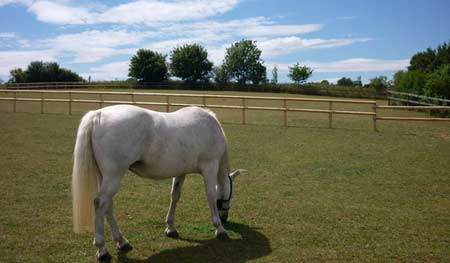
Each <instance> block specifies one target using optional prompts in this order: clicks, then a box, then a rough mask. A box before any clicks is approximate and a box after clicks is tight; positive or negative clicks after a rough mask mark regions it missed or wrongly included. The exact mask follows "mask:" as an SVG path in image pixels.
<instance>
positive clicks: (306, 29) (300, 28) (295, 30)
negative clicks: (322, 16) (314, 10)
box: [239, 24, 322, 37]
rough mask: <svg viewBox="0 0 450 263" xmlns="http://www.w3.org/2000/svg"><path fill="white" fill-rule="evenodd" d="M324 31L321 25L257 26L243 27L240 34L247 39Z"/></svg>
mask: <svg viewBox="0 0 450 263" xmlns="http://www.w3.org/2000/svg"><path fill="white" fill-rule="evenodd" d="M320 29H322V25H320V24H306V25H261V26H260V25H256V26H253V27H245V26H243V27H241V28H240V30H239V33H240V34H241V35H243V36H247V37H263V36H286V35H298V34H306V33H311V32H316V31H319V30H320Z"/></svg>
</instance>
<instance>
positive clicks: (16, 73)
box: [8, 68, 27, 83]
mask: <svg viewBox="0 0 450 263" xmlns="http://www.w3.org/2000/svg"><path fill="white" fill-rule="evenodd" d="M9 75H10V77H9V81H8V82H10V83H24V82H26V81H27V76H26V75H25V72H24V71H23V70H22V69H21V68H15V69H12V70H10V71H9Z"/></svg>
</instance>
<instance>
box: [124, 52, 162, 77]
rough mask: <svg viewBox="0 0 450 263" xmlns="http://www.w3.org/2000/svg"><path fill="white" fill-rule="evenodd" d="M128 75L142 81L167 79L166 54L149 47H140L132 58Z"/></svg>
mask: <svg viewBox="0 0 450 263" xmlns="http://www.w3.org/2000/svg"><path fill="white" fill-rule="evenodd" d="M128 76H129V77H132V78H135V79H137V80H139V81H142V82H161V81H163V80H167V78H168V74H167V65H166V56H165V55H162V54H159V53H158V52H154V51H151V50H148V49H139V50H138V51H137V53H136V55H134V56H133V57H132V58H131V62H130V68H129V69H128Z"/></svg>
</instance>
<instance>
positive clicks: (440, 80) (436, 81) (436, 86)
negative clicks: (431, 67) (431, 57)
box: [424, 64, 450, 99]
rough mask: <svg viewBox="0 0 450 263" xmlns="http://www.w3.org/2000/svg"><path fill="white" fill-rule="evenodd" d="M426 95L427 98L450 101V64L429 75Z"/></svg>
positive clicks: (425, 90)
mask: <svg viewBox="0 0 450 263" xmlns="http://www.w3.org/2000/svg"><path fill="white" fill-rule="evenodd" d="M424 93H425V95H427V96H432V97H444V98H449V99H450V64H446V65H441V66H440V67H439V68H438V69H436V70H435V71H433V72H432V73H430V75H428V79H427V82H426V84H425V89H424Z"/></svg>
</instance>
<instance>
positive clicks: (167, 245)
mask: <svg viewBox="0 0 450 263" xmlns="http://www.w3.org/2000/svg"><path fill="white" fill-rule="evenodd" d="M245 94H248V93H245ZM224 103H226V102H224ZM381 103H382V102H381ZM0 104H2V106H1V107H0V123H1V128H0V142H1V147H0V156H1V158H0V168H1V173H0V174H1V176H0V191H1V193H2V198H0V207H1V208H2V213H0V262H95V257H94V252H95V249H94V247H93V246H92V238H93V236H92V235H91V234H82V235H75V234H74V233H73V232H72V226H71V197H70V181H71V179H70V173H71V168H72V151H73V145H74V140H75V133H76V129H77V125H78V122H79V119H80V117H81V115H73V116H70V115H66V114H43V115H41V114H38V113H36V112H39V104H37V106H36V105H33V104H32V103H21V104H20V105H18V109H19V111H22V112H20V113H11V112H10V109H11V108H10V106H11V105H6V104H3V103H0ZM92 106H94V105H92ZM307 106H308V107H319V106H317V105H312V104H310V105H307ZM83 107H86V108H83ZM342 107H350V106H348V105H347V106H342ZM360 107H363V106H357V107H355V108H354V109H355V110H360ZM64 109H66V108H65V106H64V105H58V104H49V105H46V111H48V112H64ZM86 109H87V106H81V105H80V108H79V111H80V112H81V111H83V110H86ZM352 109H353V108H352ZM32 112H34V113H32ZM390 113H391V112H388V113H386V114H390ZM401 114H402V115H410V116H423V115H425V113H416V112H402V113H401ZM218 116H219V118H220V119H221V120H223V121H225V122H227V123H228V124H224V129H225V132H226V134H227V137H228V140H229V147H230V151H231V152H230V154H231V159H232V168H245V169H248V170H249V174H246V175H242V176H241V177H239V178H237V179H236V183H235V196H234V202H233V204H232V209H231V211H230V217H229V220H230V223H229V224H227V225H226V228H227V229H228V230H229V233H230V235H231V237H232V240H231V241H227V242H221V241H216V240H215V239H214V238H213V230H214V229H213V227H212V225H211V223H210V216H209V215H210V212H209V209H208V207H207V202H206V196H205V191H204V186H203V183H202V180H201V177H200V176H198V175H193V176H189V177H187V179H186V183H185V185H184V189H183V193H182V197H181V200H180V203H179V206H178V208H177V213H176V224H177V225H178V231H179V232H180V239H178V240H174V239H169V238H166V237H165V235H164V233H163V231H164V228H165V224H164V217H165V214H166V212H167V209H168V205H169V201H170V195H169V192H170V184H171V182H170V180H165V181H152V180H146V179H142V178H139V177H136V176H133V175H131V174H128V175H127V176H125V177H124V180H123V182H122V186H121V190H120V191H119V193H118V194H117V196H116V197H115V213H116V217H117V220H118V223H119V225H120V226H121V229H122V231H123V232H124V234H125V235H126V237H127V238H128V239H129V240H130V242H131V243H132V244H133V246H134V248H135V249H134V250H133V251H132V252H130V253H129V254H128V255H127V256H126V257H124V256H121V257H118V256H116V255H115V253H113V255H114V259H113V262H175V261H181V262H248V261H250V262H299V261H327V262H329V261H335V262H347V261H356V262H365V261H366V262H369V261H370V262H373V261H382V262H386V261H387V262H400V261H401V262H405V261H406V262H433V261H434V262H448V261H450V249H449V247H450V125H449V124H448V123H447V124H445V123H410V122H408V123H406V122H380V123H379V130H380V132H373V130H372V126H371V122H372V121H371V119H370V118H368V117H353V116H339V117H337V118H336V120H335V121H334V127H335V128H333V129H328V128H327V120H328V119H327V118H328V116H327V115H320V114H303V113H299V114H297V113H295V114H294V113H292V114H290V115H289V123H290V125H291V126H295V127H290V128H284V127H280V126H278V124H280V123H282V117H281V114H280V113H273V112H261V111H258V112H250V113H249V116H248V119H249V122H250V123H251V124H250V125H240V124H237V123H239V122H240V112H238V113H235V112H232V111H218ZM233 123H235V124H233ZM107 233H108V235H109V232H108V231H107ZM108 245H109V248H110V250H111V251H112V252H113V251H114V250H113V244H112V242H109V243H108Z"/></svg>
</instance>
